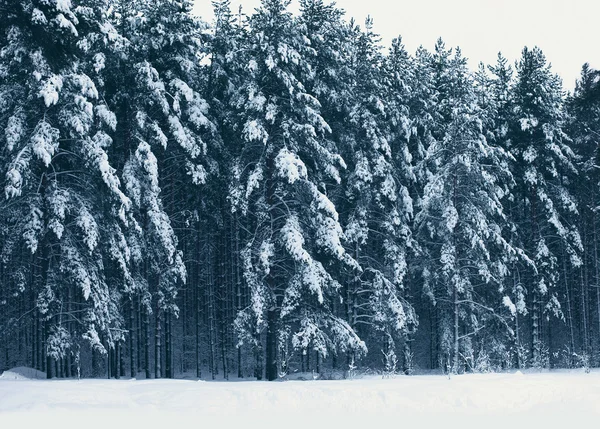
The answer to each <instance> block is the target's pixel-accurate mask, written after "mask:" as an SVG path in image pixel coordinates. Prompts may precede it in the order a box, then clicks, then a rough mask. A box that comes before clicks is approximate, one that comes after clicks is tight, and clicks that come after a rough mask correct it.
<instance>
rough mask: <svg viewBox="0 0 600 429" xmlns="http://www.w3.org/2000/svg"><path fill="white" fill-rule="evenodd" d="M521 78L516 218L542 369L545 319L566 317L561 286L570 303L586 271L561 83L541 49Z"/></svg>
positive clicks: (513, 138)
mask: <svg viewBox="0 0 600 429" xmlns="http://www.w3.org/2000/svg"><path fill="white" fill-rule="evenodd" d="M516 71H517V76H516V82H515V84H514V87H513V99H514V103H515V104H514V106H515V107H514V117H513V118H512V121H511V123H510V127H509V133H510V134H509V139H507V140H506V141H507V150H508V151H510V153H511V154H512V156H513V157H514V159H515V162H514V163H513V167H512V170H513V174H514V177H515V180H516V188H515V203H516V204H518V206H517V207H515V212H516V213H518V216H520V218H519V219H517V220H516V222H517V223H518V225H519V228H520V233H521V234H522V237H523V238H522V239H521V241H522V242H523V243H524V244H525V248H526V249H527V251H528V254H529V257H530V258H531V259H532V260H533V261H534V263H535V267H536V269H530V270H529V275H528V276H527V292H528V295H529V296H530V297H531V302H530V305H529V308H530V313H531V335H532V355H531V357H532V362H531V364H532V365H533V366H536V367H541V366H546V365H547V364H548V355H547V351H546V350H547V349H546V347H547V346H546V345H545V342H544V339H543V333H542V317H543V316H544V315H546V316H547V317H549V316H555V317H560V318H563V317H564V315H563V311H562V306H561V304H560V298H561V297H560V295H559V293H558V291H559V290H560V285H561V283H562V284H563V286H564V288H565V291H564V292H565V293H566V294H567V300H569V297H568V294H569V289H570V288H571V287H572V286H573V285H572V284H570V282H571V279H570V278H569V276H568V275H567V272H566V270H567V264H568V265H569V266H571V267H573V268H578V267H580V266H581V258H580V256H579V254H580V252H581V250H582V245H581V239H580V236H579V232H578V231H577V227H576V224H577V217H578V214H579V212H578V209H577V204H576V201H575V199H574V198H573V196H572V195H571V192H570V190H569V187H570V183H572V179H573V176H574V175H575V174H576V168H575V166H574V164H573V156H574V154H573V151H572V149H571V148H570V147H569V142H570V139H569V137H568V136H567V135H566V133H565V116H564V110H563V106H562V104H563V101H562V95H563V94H562V84H561V81H560V78H559V77H558V76H556V75H554V74H552V71H551V69H550V65H549V64H547V62H546V58H545V56H544V54H543V53H542V51H541V50H540V49H539V48H537V47H535V48H533V49H528V48H524V49H523V51H522V55H521V59H520V60H519V61H518V62H517V65H516ZM561 277H562V280H561Z"/></svg>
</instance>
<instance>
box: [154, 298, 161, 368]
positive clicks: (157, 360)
mask: <svg viewBox="0 0 600 429" xmlns="http://www.w3.org/2000/svg"><path fill="white" fill-rule="evenodd" d="M161 316H162V310H161V309H160V307H159V306H158V305H157V306H156V316H155V321H156V329H155V331H154V378H161V377H162V366H161V360H162V343H161V341H162V332H161V325H162V317H161Z"/></svg>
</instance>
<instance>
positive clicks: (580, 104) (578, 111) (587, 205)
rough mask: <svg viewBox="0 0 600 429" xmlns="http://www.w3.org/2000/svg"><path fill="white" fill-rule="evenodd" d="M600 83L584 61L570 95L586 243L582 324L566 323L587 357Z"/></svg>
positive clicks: (599, 298)
mask: <svg viewBox="0 0 600 429" xmlns="http://www.w3.org/2000/svg"><path fill="white" fill-rule="evenodd" d="M599 82H600V73H599V72H598V71H597V70H594V69H592V68H591V67H590V66H589V64H584V65H583V67H582V69H581V76H580V78H579V79H578V81H577V84H576V86H575V91H574V93H573V94H572V95H570V96H569V97H568V98H567V112H568V118H567V120H568V134H569V136H571V137H572V141H573V145H572V147H573V150H574V152H575V153H576V162H577V169H578V170H579V175H578V176H577V178H576V179H575V180H574V181H573V185H572V189H571V190H572V192H573V195H574V196H575V198H577V202H578V207H579V211H580V226H579V232H580V235H581V237H582V244H583V246H584V252H583V255H584V256H583V257H582V262H583V271H582V272H581V282H580V283H581V288H580V291H579V296H580V299H579V300H578V301H579V305H574V312H576V310H577V309H578V310H579V311H577V313H579V314H580V317H579V323H577V324H576V321H575V320H573V318H568V320H567V322H568V325H569V331H570V332H569V334H570V336H571V341H570V346H571V350H572V353H578V354H579V355H580V356H581V357H585V358H590V357H591V350H592V349H593V346H594V342H593V341H592V338H593V336H594V335H593V334H594V331H595V332H596V333H598V332H600V313H597V314H598V315H599V319H598V324H594V323H592V320H591V319H592V317H593V313H594V312H597V311H598V309H600V290H599V289H597V287H598V285H599V281H600V265H599V262H600V261H599V260H598V257H599V255H598V220H599V219H598V210H597V207H598V206H599V205H600V198H599V195H598V185H599V184H600V175H599V172H598V168H597V166H598V165H599V160H600V153H599V151H598V143H599V142H600V84H599ZM589 288H592V289H591V290H595V292H596V293H595V294H594V293H590V289H589ZM594 288H596V289H594ZM594 295H595V296H594ZM573 301H575V299H573ZM593 301H595V302H593ZM574 304H576V303H574ZM577 307H579V308H577ZM594 307H595V308H594ZM594 310H595V311H594ZM567 316H569V314H567ZM576 328H578V331H579V332H580V334H581V335H579V336H578V337H579V338H578V339H579V340H580V341H579V343H580V344H579V347H578V348H577V349H575V345H574V343H575V338H573V337H574V336H575V329H576ZM596 335H597V334H596ZM575 350H577V352H576V351H575ZM573 356H574V355H573ZM594 360H595V361H596V362H597V361H598V356H595V359H594ZM571 363H574V362H571Z"/></svg>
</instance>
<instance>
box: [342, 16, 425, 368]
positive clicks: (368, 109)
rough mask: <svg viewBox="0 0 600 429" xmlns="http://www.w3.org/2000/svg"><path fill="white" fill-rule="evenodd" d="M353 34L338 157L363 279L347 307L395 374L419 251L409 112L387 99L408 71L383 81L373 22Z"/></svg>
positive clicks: (411, 321)
mask: <svg viewBox="0 0 600 429" xmlns="http://www.w3.org/2000/svg"><path fill="white" fill-rule="evenodd" d="M352 31H353V34H352V36H353V39H352V42H353V44H352V51H351V53H352V57H351V60H352V68H353V76H354V81H353V87H352V88H351V93H350V94H349V95H350V97H351V98H350V100H349V104H350V111H349V116H348V121H347V124H346V131H345V133H344V140H342V141H343V147H342V148H341V149H342V153H343V155H344V157H345V159H346V160H347V162H348V163H349V165H348V172H349V174H348V177H347V183H345V191H346V192H345V198H346V199H347V202H346V207H347V211H348V217H347V220H346V224H345V228H346V235H347V236H348V245H349V250H350V251H351V252H352V253H351V254H352V255H353V257H354V259H355V260H357V261H358V262H359V264H360V265H361V267H362V268H363V271H362V272H360V273H357V274H358V275H355V276H354V278H350V279H349V281H348V286H347V288H348V292H347V297H346V299H347V303H346V305H347V307H348V309H349V312H348V313H349V318H350V323H351V324H352V326H354V327H356V329H357V330H358V332H359V335H361V336H363V337H364V338H369V341H372V344H373V345H374V346H375V345H376V346H375V347H373V349H374V350H373V351H374V352H375V353H376V359H377V358H381V357H383V361H384V367H385V368H387V369H388V370H394V371H395V369H396V368H395V362H396V361H397V357H396V346H395V344H396V342H398V340H402V341H403V342H406V341H405V340H406V335H407V334H408V333H410V332H411V331H412V330H413V329H414V328H415V327H416V324H417V321H416V316H415V313H414V310H413V308H412V306H411V305H410V304H409V303H408V301H407V300H406V299H405V291H404V286H405V285H404V280H405V277H406V271H407V252H408V251H409V248H410V247H411V246H413V245H414V242H413V240H412V237H411V232H410V228H409V226H408V223H409V221H410V219H411V217H412V199H411V197H410V196H409V193H408V190H407V187H406V184H407V183H408V181H409V180H410V179H411V165H410V162H411V159H410V154H409V153H408V148H407V141H408V138H409V136H410V129H409V126H408V109H407V107H406V106H405V105H404V104H403V103H402V101H401V99H399V98H395V99H392V98H391V97H390V96H389V94H390V93H391V92H393V91H394V90H399V89H400V88H399V87H398V84H399V82H398V81H397V80H395V81H392V80H391V79H397V78H398V77H399V76H398V73H400V72H406V70H399V68H400V67H404V65H400V64H394V66H392V67H396V70H394V71H390V72H389V75H388V74H386V72H387V70H386V71H384V68H383V67H384V66H383V57H382V55H381V54H380V52H379V44H378V43H379V40H378V36H377V35H375V34H374V33H373V30H372V22H371V20H370V19H368V20H367V21H366V25H365V30H364V31H362V30H361V29H360V28H358V27H355V28H353V29H352ZM398 55H402V54H401V53H400V52H398ZM392 61H399V58H393V59H392ZM394 72H395V74H394ZM388 78H389V79H390V81H388V80H387V79H388ZM397 95H398V96H399V97H401V96H402V94H397Z"/></svg>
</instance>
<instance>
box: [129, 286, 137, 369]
mask: <svg viewBox="0 0 600 429" xmlns="http://www.w3.org/2000/svg"><path fill="white" fill-rule="evenodd" d="M129 303H130V308H129V370H130V374H131V378H135V376H136V374H137V370H136V366H135V358H136V350H135V343H136V338H135V337H136V332H137V329H136V326H135V313H136V310H135V301H134V298H133V297H131V299H130V301H129Z"/></svg>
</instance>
